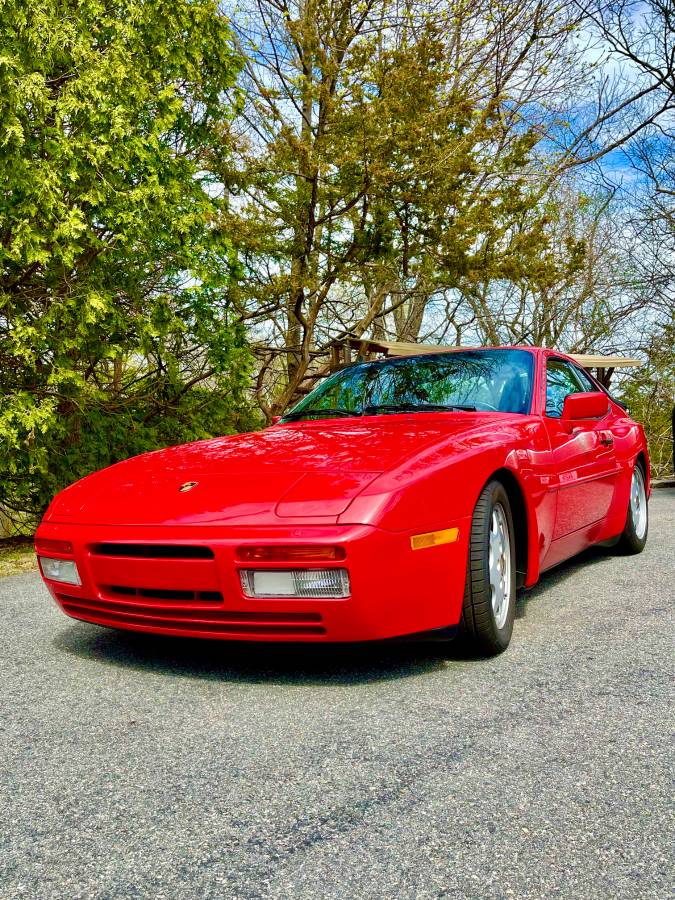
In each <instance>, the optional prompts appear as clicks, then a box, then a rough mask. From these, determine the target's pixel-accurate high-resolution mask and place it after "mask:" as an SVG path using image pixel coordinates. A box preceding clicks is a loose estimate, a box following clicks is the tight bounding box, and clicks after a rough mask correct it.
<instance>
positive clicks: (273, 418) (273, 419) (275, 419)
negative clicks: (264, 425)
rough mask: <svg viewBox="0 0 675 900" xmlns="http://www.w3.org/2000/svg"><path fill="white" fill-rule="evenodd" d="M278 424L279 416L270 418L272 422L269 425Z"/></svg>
mask: <svg viewBox="0 0 675 900" xmlns="http://www.w3.org/2000/svg"><path fill="white" fill-rule="evenodd" d="M279 422H281V416H272V421H271V422H270V425H276V424H277V423H279Z"/></svg>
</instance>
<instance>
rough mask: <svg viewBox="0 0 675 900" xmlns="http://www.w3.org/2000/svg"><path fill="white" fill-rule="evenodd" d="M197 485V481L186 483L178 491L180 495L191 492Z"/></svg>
mask: <svg viewBox="0 0 675 900" xmlns="http://www.w3.org/2000/svg"><path fill="white" fill-rule="evenodd" d="M198 484H199V482H198V481H186V482H185V483H184V484H181V486H180V487H179V488H178V490H179V491H180V492H181V494H184V493H185V492H186V491H191V490H192V488H193V487H197V485H198Z"/></svg>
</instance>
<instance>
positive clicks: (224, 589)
mask: <svg viewBox="0 0 675 900" xmlns="http://www.w3.org/2000/svg"><path fill="white" fill-rule="evenodd" d="M448 524H449V525H455V526H457V527H459V534H460V537H459V540H457V541H456V542H455V543H451V544H445V545H441V546H437V547H428V548H425V549H423V550H418V551H413V550H412V549H411V545H410V534H408V533H391V532H386V531H383V530H381V529H378V528H374V527H371V526H366V525H354V526H313V527H309V526H307V527H290V526H289V527H270V528H249V529H246V528H241V527H237V528H228V527H206V526H202V527H199V526H192V527H184V526H177V527H162V528H151V527H144V526H134V527H129V526H125V527H122V526H115V527H111V526H103V525H100V526H82V525H71V524H59V523H43V524H42V525H41V526H40V528H39V529H38V532H37V535H36V537H38V538H44V539H52V540H68V541H70V542H71V543H72V545H73V551H74V555H75V560H76V562H77V566H78V570H79V573H80V577H81V579H82V584H81V586H75V585H70V584H59V583H57V582H54V581H48V580H47V579H45V583H46V585H47V587H48V589H49V591H50V593H51V595H52V597H53V598H54V599H55V600H56V602H57V603H58V605H59V606H60V608H61V609H62V610H63V611H64V612H65V613H67V614H68V615H69V616H71V617H73V618H76V619H81V620H84V621H87V622H93V623H95V624H99V625H107V626H110V627H113V628H123V629H129V630H132V631H142V632H154V633H158V634H167V635H183V636H186V637H201V638H217V639H222V640H255V641H314V642H322V641H362V640H375V639H381V638H388V637H396V636H399V635H404V634H411V633H414V632H419V631H427V630H431V629H435V628H443V627H445V626H449V625H455V624H457V622H458V621H459V617H460V612H461V603H462V594H463V590H464V580H465V572H466V552H467V551H466V536H467V534H468V527H467V525H468V523H465V522H463V521H457V522H454V523H448ZM116 542H117V543H125V544H143V545H148V544H153V545H161V546H162V547H166V546H170V545H181V546H187V545H190V546H197V547H206V548H209V550H210V551H212V558H187V559H185V558H181V559H173V558H144V557H142V556H138V557H128V556H125V557H122V556H116V555H114V552H113V553H112V554H111V552H110V546H108V547H106V548H105V549H106V552H105V554H104V553H102V552H101V547H100V545H101V544H107V545H110V544H115V543H116ZM275 543H278V544H283V545H288V544H292V543H297V544H321V543H325V544H329V545H340V546H343V547H344V548H345V551H346V559H345V560H341V561H339V562H336V563H335V565H336V566H339V567H346V568H347V569H348V571H349V577H350V583H351V595H350V596H349V597H347V598H345V599H340V600H337V599H336V600H333V599H314V600H313V599H295V598H293V599H290V598H283V599H274V598H271V599H252V598H249V597H246V596H244V594H243V592H242V589H241V583H240V579H239V569H240V568H250V567H251V563H250V562H238V561H237V558H236V550H237V548H239V547H242V546H245V545H246V544H256V545H260V544H275ZM322 565H324V564H322ZM325 565H330V564H325ZM264 566H265V564H256V567H260V568H264ZM269 567H270V568H279V563H278V562H277V563H274V564H269ZM288 567H289V568H294V567H297V563H289V564H288Z"/></svg>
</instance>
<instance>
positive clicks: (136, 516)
mask: <svg viewBox="0 0 675 900" xmlns="http://www.w3.org/2000/svg"><path fill="white" fill-rule="evenodd" d="M649 492H650V481H649V456H648V452H647V444H646V441H645V437H644V433H643V430H642V428H641V426H640V425H638V424H636V423H635V422H634V421H632V420H631V419H630V417H629V416H628V415H627V413H626V412H625V410H624V409H623V407H622V406H621V405H620V404H618V403H617V402H616V401H614V400H613V399H612V397H611V396H610V395H609V394H608V393H607V392H606V391H605V390H604V389H603V388H602V387H601V386H600V385H599V384H598V383H597V382H595V381H594V380H593V379H592V378H591V377H590V376H589V375H588V374H587V372H586V371H585V370H584V369H582V368H580V367H579V366H578V365H577V364H576V363H575V362H574V360H572V359H570V358H569V357H566V356H564V355H562V354H560V353H557V352H554V351H551V350H545V349H537V348H534V349H533V348H517V347H504V348H489V349H478V350H455V351H449V352H447V353H435V354H424V355H417V356H408V357H399V358H395V359H385V360H380V361H375V362H363V363H358V364H355V365H352V366H349V367H347V368H344V369H341V370H340V371H338V372H337V373H336V374H334V375H332V376H330V377H329V378H327V379H326V380H325V381H324V382H323V383H322V384H320V385H319V386H318V387H317V388H316V389H315V390H314V391H312V393H310V394H309V395H308V396H307V397H305V398H304V399H303V400H302V401H301V402H300V403H298V404H297V405H296V406H295V407H294V409H292V410H291V411H290V412H289V413H287V414H286V415H285V416H284V417H283V418H282V419H281V420H280V421H279V422H278V423H276V424H274V425H273V426H271V427H269V428H266V429H264V430H263V431H260V432H256V433H252V434H241V435H235V436H229V437H222V438H215V439H213V440H208V441H200V442H197V443H193V444H187V445H184V446H179V447H170V448H168V449H166V450H158V451H156V452H154V453H147V454H144V455H142V456H139V457H136V458H134V459H129V460H126V461H124V462H121V463H117V465H114V466H111V467H110V468H108V469H104V470H103V471H101V472H96V473H94V474H93V475H89V476H87V477H86V478H83V479H82V480H81V481H78V482H77V483H76V484H74V485H72V486H71V487H69V488H66V490H64V491H62V492H61V493H60V494H59V495H58V496H57V497H56V498H55V499H54V501H53V502H52V504H51V505H50V507H49V509H48V510H47V512H46V514H45V517H44V519H43V521H42V524H41V525H40V527H39V529H38V531H37V534H36V539H35V546H36V551H37V554H38V558H39V562H40V569H41V572H42V576H43V578H44V579H45V582H46V584H47V587H48V588H49V591H50V592H51V594H52V596H53V597H54V598H55V600H56V601H57V603H58V604H59V606H60V607H61V608H62V609H63V611H64V612H66V613H67V614H68V615H69V616H72V617H74V618H76V619H83V620H84V621H87V622H94V623H97V624H99V625H107V626H112V627H114V628H126V629H132V630H136V631H150V632H157V633H161V634H171V635H188V636H191V637H208V638H223V639H227V640H231V639H236V640H256V641H260V640H269V641H361V640H370V639H375V638H391V637H395V636H400V635H407V634H412V633H418V632H436V633H438V634H443V635H445V634H448V635H449V634H452V633H453V632H454V631H456V630H459V631H460V632H462V633H463V634H464V636H465V639H466V640H467V641H469V642H470V643H472V644H473V645H474V647H475V649H476V650H477V651H478V652H481V653H497V652H499V651H501V650H503V649H504V648H505V647H506V646H507V645H508V643H509V640H510V638H511V632H512V629H513V619H514V607H515V599H516V591H517V590H518V588H519V587H529V586H531V585H533V584H534V583H535V582H536V581H537V579H538V578H539V574H540V572H542V571H543V570H545V569H548V568H550V567H551V566H555V565H556V564H557V563H559V562H561V561H562V560H564V559H567V558H568V557H570V556H573V555H574V554H576V553H579V552H580V551H581V550H583V549H584V548H586V547H589V546H590V545H591V544H597V543H608V544H610V543H612V544H618V545H620V548H621V550H622V551H624V552H629V553H638V552H640V551H641V550H642V548H643V547H644V545H645V541H646V539H647V497H648V495H649Z"/></svg>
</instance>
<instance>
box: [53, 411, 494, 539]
mask: <svg viewBox="0 0 675 900" xmlns="http://www.w3.org/2000/svg"><path fill="white" fill-rule="evenodd" d="M477 424H478V422H477V417H476V416H474V415H472V414H469V413H460V414H443V415H435V414H426V413H425V414H414V415H397V416H372V417H368V418H367V419H363V420H359V419H349V420H344V421H333V420H330V421H328V420H322V421H313V422H297V423H289V424H285V425H276V426H273V427H271V428H267V429H265V430H263V431H260V432H253V433H248V434H240V435H231V436H228V437H221V438H215V439H213V440H208V441H198V442H195V443H192V444H184V445H181V446H177V447H169V448H166V449H164V450H157V451H154V452H152V453H146V454H143V455H142V456H137V457H134V458H132V459H129V460H125V461H124V462H121V463H117V464H116V465H114V466H110V467H109V468H107V469H103V470H101V471H100V472H96V473H94V474H93V475H89V476H87V477H86V478H83V479H82V480H81V481H78V482H76V483H75V484H74V485H72V486H71V487H69V488H66V489H65V490H64V491H62V492H61V493H60V494H59V495H57V497H56V498H55V499H54V501H53V502H52V504H51V506H50V507H49V509H48V510H47V513H46V514H45V521H47V522H77V523H78V524H96V525H121V524H126V525H144V524H147V525H186V524H199V523H204V524H206V523H221V524H223V525H230V524H232V525H233V524H238V523H243V524H249V525H258V524H271V523H272V522H276V523H278V524H281V523H282V522H283V521H286V522H289V520H293V519H296V521H297V520H298V519H299V518H303V519H305V520H307V519H310V520H312V521H317V522H321V521H323V522H335V521H336V518H337V517H338V516H339V515H340V514H341V513H342V512H344V510H345V509H346V508H347V506H348V505H349V504H350V503H351V501H352V500H353V499H354V497H356V496H357V494H358V493H360V491H362V490H363V489H364V488H365V487H366V485H368V484H370V482H372V481H373V479H374V478H376V477H377V476H378V475H380V474H382V473H383V472H385V471H388V470H390V469H392V468H394V467H396V466H398V465H400V464H401V463H403V462H405V461H406V460H407V459H409V458H411V457H413V456H415V455H416V454H417V453H419V452H420V451H422V450H423V449H424V448H426V447H428V446H429V445H431V444H434V443H437V442H441V441H447V440H448V439H452V438H453V437H459V436H461V435H464V434H465V433H466V432H467V431H471V430H473V429H474V428H475V427H476V425H477ZM482 424H485V419H484V418H483V419H482ZM188 482H195V484H194V485H191V486H189V487H188V488H187V489H186V488H185V486H186V485H187V483H188ZM181 487H183V488H184V489H183V490H181Z"/></svg>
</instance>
